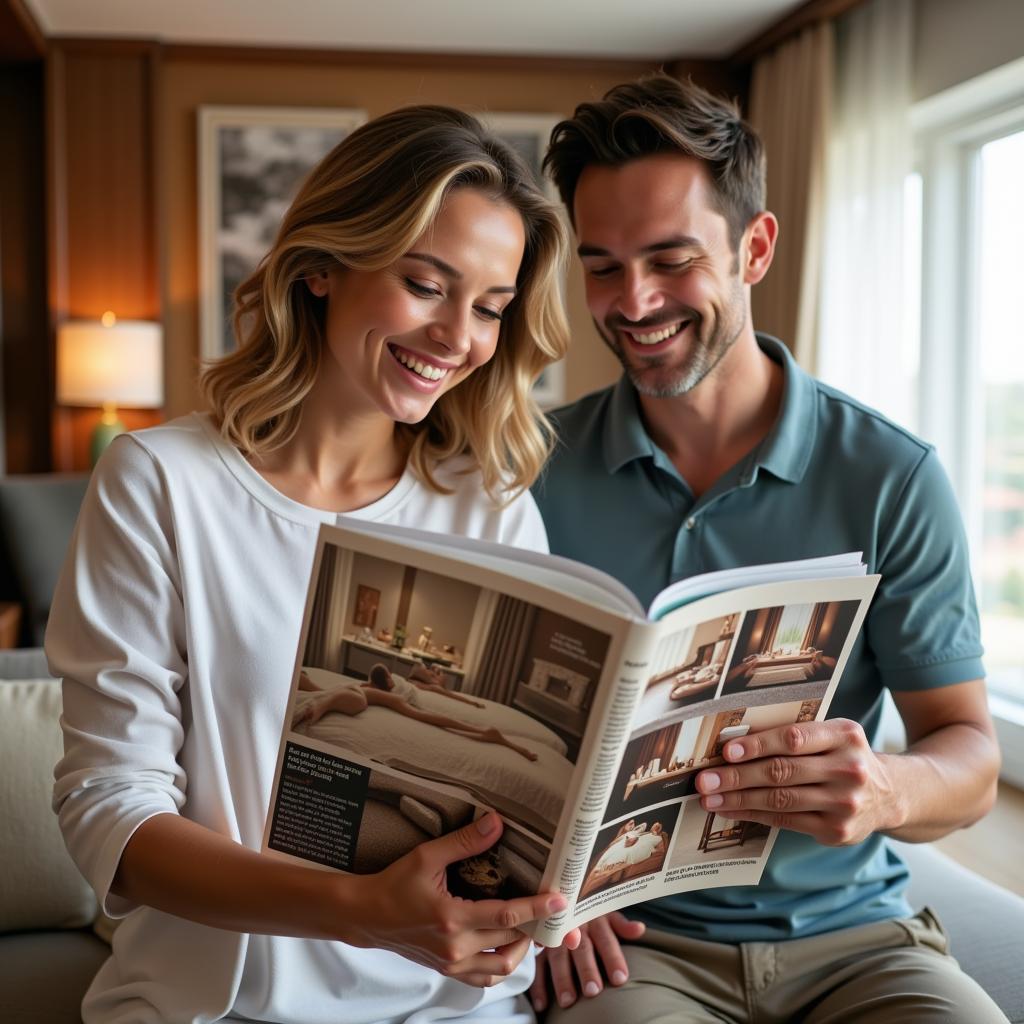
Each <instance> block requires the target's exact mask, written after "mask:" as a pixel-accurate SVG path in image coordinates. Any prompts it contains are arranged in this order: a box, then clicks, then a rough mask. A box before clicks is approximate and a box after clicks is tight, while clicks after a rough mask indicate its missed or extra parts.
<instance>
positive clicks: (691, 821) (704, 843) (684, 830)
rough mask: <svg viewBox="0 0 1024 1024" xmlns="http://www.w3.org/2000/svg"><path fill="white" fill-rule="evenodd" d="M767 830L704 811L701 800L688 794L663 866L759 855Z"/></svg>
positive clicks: (761, 826)
mask: <svg viewBox="0 0 1024 1024" xmlns="http://www.w3.org/2000/svg"><path fill="white" fill-rule="evenodd" d="M770 833H771V829H770V828H769V827H768V826H767V825H759V824H757V823H756V822H753V821H736V820H734V819H732V818H728V817H725V816H724V815H721V814H715V812H714V811H705V810H704V808H703V807H701V805H700V799H699V798H698V797H695V796H694V797H691V798H690V799H689V800H687V801H686V803H685V804H684V805H683V813H682V816H681V818H680V819H679V825H678V834H677V836H676V841H675V845H674V846H673V847H672V854H671V857H670V858H669V861H668V863H667V864H666V865H665V869H666V870H672V869H673V868H682V867H689V866H691V865H694V864H712V863H715V862H718V861H729V860H741V859H743V860H746V859H748V858H751V857H760V856H761V854H762V853H764V849H765V845H766V844H767V842H768V836H769V835H770Z"/></svg>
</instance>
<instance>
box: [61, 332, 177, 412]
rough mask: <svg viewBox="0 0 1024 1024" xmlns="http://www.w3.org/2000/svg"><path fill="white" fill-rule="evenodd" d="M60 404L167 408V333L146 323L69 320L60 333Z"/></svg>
mask: <svg viewBox="0 0 1024 1024" xmlns="http://www.w3.org/2000/svg"><path fill="white" fill-rule="evenodd" d="M57 401H58V403H60V404H61V405H103V404H104V403H111V402H112V403H114V404H115V405H119V406H125V407H127V408H135V409H154V408H158V407H159V406H161V405H163V401H164V372H163V328H162V327H161V326H160V324H157V323H150V322H148V321H144V320H118V321H117V322H116V323H113V324H111V325H110V326H109V327H108V326H105V325H104V324H102V323H100V321H98V320H69V321H68V322H67V323H63V324H61V325H60V326H59V327H58V328H57Z"/></svg>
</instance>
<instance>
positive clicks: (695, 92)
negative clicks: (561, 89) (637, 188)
mask: <svg viewBox="0 0 1024 1024" xmlns="http://www.w3.org/2000/svg"><path fill="white" fill-rule="evenodd" d="M657 153H678V154H680V155H682V156H689V157H695V158H696V159H698V160H702V161H703V162H704V163H705V164H706V165H707V167H708V171H709V172H710V176H711V184H712V188H713V190H714V195H715V197H716V200H717V206H718V209H719V212H721V214H722V215H723V216H724V217H725V219H726V221H727V223H728V225H729V238H730V241H731V243H732V247H733V249H734V250H735V249H736V248H737V246H738V245H739V241H740V239H741V238H742V237H743V232H744V231H745V230H746V227H747V225H748V224H749V223H750V221H751V220H752V219H753V217H754V216H756V215H757V214H758V213H760V212H761V211H762V210H763V209H764V205H765V199H764V196H765V160H764V147H763V146H762V143H761V139H760V138H759V137H758V135H757V134H756V133H755V132H754V130H753V129H752V128H751V127H750V125H748V124H747V123H746V121H744V120H743V118H742V117H741V116H740V112H739V108H738V107H737V106H736V104H735V103H734V102H732V101H731V100H725V99H721V98H719V97H717V96H714V95H712V94H711V93H710V92H708V91H707V90H706V89H702V88H700V86H697V85H694V84H693V83H692V82H689V81H687V82H679V81H677V80H676V79H675V78H672V77H670V76H669V75H666V74H663V73H661V72H659V73H656V74H653V75H647V76H645V77H643V78H641V79H640V80H639V81H636V82H631V83H628V84H626V85H617V86H615V87H614V88H613V89H610V90H609V91H608V92H606V93H605V95H604V98H603V99H601V100H599V101H597V102H594V103H581V104H580V105H579V106H578V107H577V108H576V111H575V113H574V114H573V116H572V117H571V118H570V119H569V120H567V121H562V122H560V123H559V124H557V125H556V126H555V128H554V131H552V133H551V145H550V146H549V147H548V152H547V155H546V156H545V157H544V167H545V169H546V170H547V171H548V172H549V173H550V174H551V176H552V177H553V178H554V181H555V184H556V185H557V186H558V191H559V193H561V196H562V201H563V202H564V203H565V205H566V209H567V210H568V211H569V217H570V218H572V216H573V200H574V198H575V195H576V184H577V182H578V181H579V178H580V175H581V174H582V173H583V171H584V170H585V169H586V168H587V167H589V166H591V165H592V164H598V165H601V166H605V167H618V166H620V165H621V164H624V163H628V162H629V161H630V160H637V159H640V158H641V157H645V156H654V155H655V154H657Z"/></svg>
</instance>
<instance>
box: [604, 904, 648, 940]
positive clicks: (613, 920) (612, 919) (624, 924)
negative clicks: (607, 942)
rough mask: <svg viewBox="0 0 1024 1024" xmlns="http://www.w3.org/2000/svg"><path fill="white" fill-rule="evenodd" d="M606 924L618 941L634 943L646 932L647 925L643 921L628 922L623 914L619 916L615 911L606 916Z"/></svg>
mask: <svg viewBox="0 0 1024 1024" xmlns="http://www.w3.org/2000/svg"><path fill="white" fill-rule="evenodd" d="M608 922H609V924H611V926H612V931H614V932H615V934H616V935H618V937H619V938H620V939H628V940H631V941H635V940H636V939H639V938H640V937H641V936H642V935H643V933H644V932H645V931H647V925H645V924H644V923H643V921H630V919H629V918H628V917H626V915H625V914H620V913H619V911H617V910H616V911H613V912H612V913H611V914H609V915H608Z"/></svg>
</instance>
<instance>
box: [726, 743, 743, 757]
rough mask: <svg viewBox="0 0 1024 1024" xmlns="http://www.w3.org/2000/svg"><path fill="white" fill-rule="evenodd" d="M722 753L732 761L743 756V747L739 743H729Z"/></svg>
mask: <svg viewBox="0 0 1024 1024" xmlns="http://www.w3.org/2000/svg"><path fill="white" fill-rule="evenodd" d="M722 753H723V754H724V755H725V756H726V757H727V758H728V759H729V760H730V761H738V760H739V759H740V758H741V757H742V756H743V747H742V746H741V745H740V744H739V743H729V744H728V745H727V746H726V748H725V750H724V751H722Z"/></svg>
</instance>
